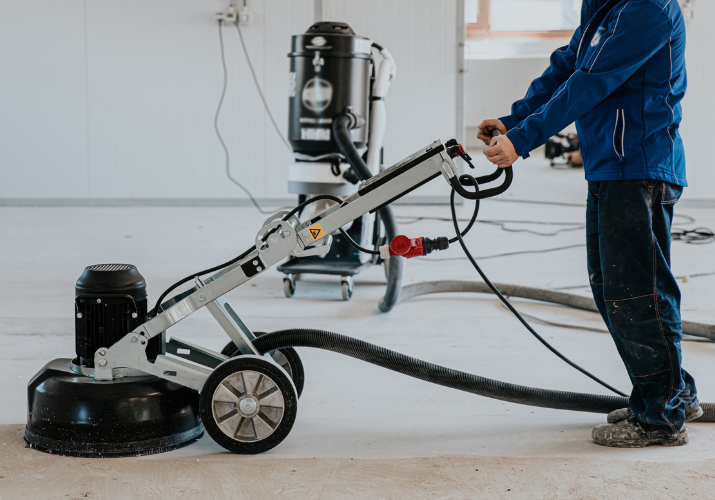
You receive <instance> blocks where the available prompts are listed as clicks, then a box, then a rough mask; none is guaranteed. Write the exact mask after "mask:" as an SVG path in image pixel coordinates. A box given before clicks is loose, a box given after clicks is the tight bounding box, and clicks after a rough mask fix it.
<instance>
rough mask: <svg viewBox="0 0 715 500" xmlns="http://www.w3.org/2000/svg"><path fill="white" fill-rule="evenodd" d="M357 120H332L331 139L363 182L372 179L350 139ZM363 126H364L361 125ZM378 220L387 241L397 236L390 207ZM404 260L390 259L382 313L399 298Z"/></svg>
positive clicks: (342, 116)
mask: <svg viewBox="0 0 715 500" xmlns="http://www.w3.org/2000/svg"><path fill="white" fill-rule="evenodd" d="M357 126H358V119H357V118H356V117H355V116H354V115H350V114H347V113H344V114H342V115H339V116H338V117H336V118H335V119H334V120H333V138H334V139H335V143H336V144H337V145H338V149H340V152H341V153H342V154H343V156H345V158H347V160H348V163H349V164H350V166H351V167H352V169H353V171H354V172H355V174H357V176H358V179H360V180H361V181H365V180H367V179H369V178H370V177H372V173H371V172H370V170H369V169H368V168H367V165H366V164H365V161H364V160H363V159H362V157H361V156H360V153H358V151H357V149H355V145H354V144H353V141H352V138H351V137H350V129H353V128H357ZM363 126H364V125H363ZM378 213H379V214H380V220H382V224H383V225H384V226H385V234H386V235H387V241H392V239H393V238H394V237H395V236H397V235H398V229H397V220H396V219H395V215H394V214H393V213H392V209H391V208H390V207H384V208H381V209H380V210H378ZM403 261H404V259H390V261H389V265H390V267H389V269H388V274H387V289H386V290H385V296H384V297H383V298H382V299H380V302H379V304H378V307H379V308H380V311H382V312H388V311H389V310H390V309H392V308H393V307H394V305H395V304H397V301H398V300H399V298H400V285H401V284H402V268H403V266H404V262H403Z"/></svg>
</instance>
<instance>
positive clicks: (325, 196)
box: [154, 194, 343, 316]
mask: <svg viewBox="0 0 715 500" xmlns="http://www.w3.org/2000/svg"><path fill="white" fill-rule="evenodd" d="M321 200H331V201H334V202H336V203H342V202H343V200H341V199H340V198H338V197H337V196H332V195H329V194H321V195H318V196H314V197H313V198H310V199H309V200H305V201H304V202H303V203H300V204H299V205H298V206H296V207H294V208H293V209H292V210H291V211H290V212H288V213H287V214H286V215H284V216H283V218H282V220H284V221H286V220H288V219H290V218H291V217H293V216H294V215H295V214H296V213H298V212H300V211H301V210H303V208H305V207H306V206H308V205H310V204H311V203H315V202H316V201H321ZM271 232H272V231H271ZM269 234H270V233H269ZM266 236H268V235H266ZM255 249H256V246H255V245H254V246H252V247H251V248H249V249H248V250H246V251H245V252H243V253H242V254H241V255H239V256H238V257H234V258H233V259H231V260H229V261H228V262H224V263H223V264H219V265H218V266H215V267H211V268H209V269H204V270H203V271H199V272H197V273H193V274H190V275H189V276H187V277H186V278H184V279H182V280H179V281H177V282H176V283H174V284H173V285H171V286H170V287H169V288H167V289H166V290H164V293H162V294H161V295H160V296H159V300H157V301H156V305H155V306H154V316H156V315H158V314H159V308H160V307H161V304H162V301H163V300H164V298H165V297H166V296H167V295H169V294H170V293H171V292H172V291H173V290H175V289H176V288H178V287H180V286H181V285H183V284H184V283H188V282H189V281H191V280H193V279H196V278H198V277H199V276H203V275H205V274H209V273H214V272H216V271H220V270H221V269H224V268H226V267H228V266H231V265H233V264H235V263H237V262H240V261H241V259H245V258H246V257H248V255H249V254H250V253H251V252H253V251H254V250H255Z"/></svg>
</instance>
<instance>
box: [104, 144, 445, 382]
mask: <svg viewBox="0 0 715 500" xmlns="http://www.w3.org/2000/svg"><path fill="white" fill-rule="evenodd" d="M440 174H442V175H443V176H444V177H445V179H446V180H447V182H448V183H452V184H453V183H454V180H455V179H456V178H457V177H458V175H459V172H458V169H457V167H456V166H455V164H454V162H453V161H452V159H451V158H450V155H449V154H448V153H447V151H446V150H445V147H444V145H443V144H442V142H441V141H439V140H437V141H434V142H433V143H432V144H430V145H429V146H427V147H425V148H422V149H421V150H419V151H417V152H416V153H415V154H413V155H410V156H408V157H407V158H405V159H403V160H402V161H400V162H398V163H397V164H395V165H393V166H391V167H390V168H388V169H385V170H383V171H382V172H380V173H379V174H377V175H375V176H374V177H371V178H370V179H368V180H366V181H364V182H362V183H361V184H360V185H359V187H358V191H357V192H356V193H355V194H353V195H352V196H350V197H348V198H346V199H345V200H344V201H343V202H342V203H341V204H336V205H333V206H332V207H330V208H328V209H326V210H324V211H323V212H321V213H320V214H318V215H317V216H315V217H313V218H312V219H310V220H308V221H301V220H300V219H299V218H298V217H297V216H295V215H293V216H291V217H289V218H288V219H287V220H283V218H285V216H286V215H287V214H288V213H289V212H278V213H276V214H274V215H272V216H271V217H269V218H268V219H267V220H266V221H265V223H264V225H263V227H262V228H261V229H260V231H258V233H257V234H256V238H255V242H256V248H255V250H253V251H252V252H251V253H250V254H249V255H247V256H246V257H245V258H244V259H242V260H240V261H239V262H236V263H235V264H233V265H231V266H228V267H226V268H224V269H222V270H220V271H218V272H216V273H215V274H213V275H212V276H211V277H209V278H208V279H206V280H205V281H203V280H201V279H200V278H198V277H197V278H195V280H194V281H195V286H194V287H193V288H190V289H188V290H186V291H184V292H182V293H180V294H179V295H177V296H176V297H174V298H172V299H169V300H167V301H166V302H164V303H163V304H161V309H162V310H163V311H162V312H161V313H159V314H156V315H155V316H154V317H153V318H152V319H150V320H148V321H147V322H145V323H143V324H142V325H140V326H139V327H137V328H136V329H134V330H133V331H132V332H130V333H128V334H127V335H125V336H124V337H122V339H120V340H119V341H118V342H116V343H115V344H114V345H112V346H111V347H108V348H100V349H98V350H97V351H96V352H95V357H94V361H95V368H94V374H93V375H94V379H95V380H97V381H110V380H113V379H115V378H121V377H122V376H123V374H124V373H126V369H127V368H129V369H134V370H139V371H141V372H144V373H148V374H151V375H154V376H156V377H160V378H163V379H165V380H169V381H172V382H175V383H178V384H180V385H183V386H186V387H190V388H192V389H195V390H196V391H198V392H201V391H202V389H203V387H204V384H205V382H206V380H207V378H208V377H209V375H210V374H211V373H212V371H213V369H214V368H215V367H216V366H218V365H220V364H221V363H223V362H224V361H226V360H227V359H229V357H228V356H226V355H223V354H220V353H218V352H215V351H212V350H210V349H207V348H204V347H201V346H197V345H194V344H190V343H188V342H185V341H182V340H179V339H176V338H171V339H169V340H168V341H167V342H166V353H168V354H172V355H174V356H176V357H170V356H167V355H166V354H160V355H158V356H157V357H156V359H155V360H154V361H153V362H152V361H150V360H149V359H148V358H147V355H146V348H147V345H148V340H149V339H151V338H154V337H155V336H157V335H161V334H162V333H163V332H165V331H166V330H167V329H169V328H171V327H172V326H174V325H175V324H177V323H178V322H179V321H181V320H183V319H184V318H186V317H188V316H189V315H191V314H193V313H194V312H196V311H198V310H199V309H202V308H203V307H204V306H206V308H207V309H208V310H209V312H210V313H211V314H212V315H213V316H214V318H215V319H216V321H217V322H218V323H219V325H221V328H223V329H224V331H225V332H226V334H227V335H228V336H229V338H230V339H231V341H233V343H234V344H235V345H236V347H237V348H238V350H239V352H240V354H243V355H260V353H259V352H258V351H257V350H256V349H255V347H254V346H253V341H254V340H255V338H256V336H255V335H254V334H253V332H252V331H251V329H250V328H248V326H247V325H246V324H245V323H244V322H243V321H242V320H241V318H240V317H239V315H238V314H237V313H236V312H235V310H234V309H233V308H232V307H231V306H230V304H229V303H228V302H227V301H226V299H225V298H224V295H225V294H226V293H228V292H229V291H231V290H233V289H234V288H237V287H239V286H241V285H242V284H244V283H246V282H247V281H249V280H251V279H252V278H254V277H255V276H257V275H259V274H261V273H262V272H264V271H265V270H267V269H268V268H270V267H271V266H274V265H276V264H278V263H279V262H281V261H282V260H283V259H285V258H286V257H289V256H296V257H300V256H307V255H320V254H323V253H327V252H328V251H329V250H330V245H331V243H332V237H331V236H330V234H331V233H333V232H334V231H337V230H338V229H339V228H341V227H343V226H344V225H346V224H348V223H350V222H352V221H354V220H356V219H357V218H359V217H361V216H362V215H364V214H366V213H372V212H375V211H377V210H379V209H380V208H382V207H383V206H386V205H389V204H390V203H392V202H393V201H395V200H397V199H398V198H400V197H402V196H404V195H406V194H407V193H409V192H410V191H413V190H415V189H417V188H418V187H420V186H422V185H423V184H426V183H427V182H429V181H431V180H432V179H435V178H436V177H438V176H439V175H440ZM182 358H183V359H182ZM266 359H268V360H269V361H271V362H274V361H273V360H272V359H271V358H270V357H268V356H266ZM187 361H189V362H187ZM274 363H275V362H274Z"/></svg>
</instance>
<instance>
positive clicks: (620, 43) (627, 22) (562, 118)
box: [507, 0, 672, 157]
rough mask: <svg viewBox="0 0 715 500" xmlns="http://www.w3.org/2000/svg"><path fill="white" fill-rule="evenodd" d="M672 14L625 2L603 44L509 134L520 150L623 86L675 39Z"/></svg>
mask: <svg viewBox="0 0 715 500" xmlns="http://www.w3.org/2000/svg"><path fill="white" fill-rule="evenodd" d="M671 34H672V25H671V22H670V19H669V18H668V16H667V15H666V14H665V13H664V12H663V11H662V10H661V9H660V8H659V7H658V6H657V5H656V4H655V3H653V2H650V1H647V0H642V1H638V0H634V1H631V2H629V3H627V4H626V5H625V7H623V8H622V9H621V10H620V12H619V14H618V18H617V22H616V24H615V25H614V27H613V29H612V30H611V31H610V32H609V33H608V35H607V36H604V38H605V40H604V41H603V42H602V43H601V46H600V49H598V52H596V54H595V55H594V57H593V60H591V61H588V64H587V65H586V66H584V67H583V68H580V69H578V70H577V71H575V72H574V73H573V74H572V75H571V76H570V77H569V78H568V80H566V82H564V83H563V84H562V85H561V86H560V87H559V89H558V90H557V91H556V92H555V93H554V95H553V97H552V98H551V99H550V100H549V102H547V103H546V104H544V105H542V106H541V107H540V108H539V109H538V110H536V111H535V112H534V113H532V114H531V115H529V116H528V117H526V118H525V119H523V120H522V121H521V123H519V124H518V126H516V127H514V128H512V129H511V130H509V132H508V133H507V136H508V137H509V139H510V140H511V142H512V143H513V144H514V148H515V149H516V152H517V153H518V154H519V155H520V156H523V157H527V156H528V154H529V152H530V151H533V150H534V149H536V148H538V147H539V146H541V145H543V144H545V143H546V141H548V139H549V137H552V136H553V135H555V134H557V133H559V132H560V131H562V130H563V129H564V128H566V127H567V126H568V125H570V124H571V123H573V122H574V121H576V120H577V119H579V118H580V117H581V116H583V115H584V114H586V113H587V112H588V111H590V110H591V109H593V108H594V107H595V106H597V105H598V104H599V103H601V102H602V101H603V100H604V99H606V98H607V97H608V96H609V95H611V94H612V93H613V92H614V91H615V90H616V89H618V88H619V87H620V86H621V85H623V84H624V83H625V82H626V80H628V78H630V77H631V76H632V75H633V73H635V72H636V71H637V70H638V69H639V68H640V67H641V66H643V64H645V62H646V61H648V59H650V58H651V57H653V55H654V54H655V53H656V52H658V51H659V50H660V49H661V48H662V47H663V46H664V45H665V44H666V43H668V40H669V39H670V36H671Z"/></svg>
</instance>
